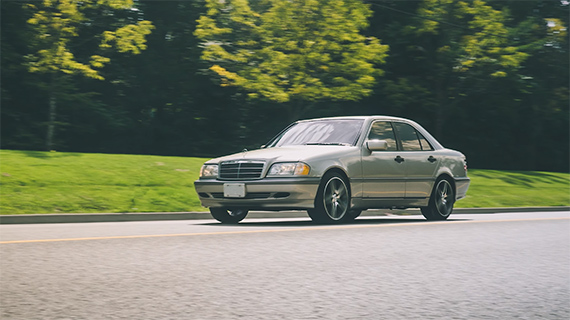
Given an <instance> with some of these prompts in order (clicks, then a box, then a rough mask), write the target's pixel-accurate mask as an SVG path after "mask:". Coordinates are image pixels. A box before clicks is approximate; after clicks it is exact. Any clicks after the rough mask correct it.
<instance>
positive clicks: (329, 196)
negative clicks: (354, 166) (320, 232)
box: [308, 172, 358, 223]
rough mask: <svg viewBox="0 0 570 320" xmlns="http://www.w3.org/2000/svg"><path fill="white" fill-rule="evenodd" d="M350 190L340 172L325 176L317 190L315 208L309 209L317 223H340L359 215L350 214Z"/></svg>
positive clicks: (310, 214)
mask: <svg viewBox="0 0 570 320" xmlns="http://www.w3.org/2000/svg"><path fill="white" fill-rule="evenodd" d="M349 210H350V190H349V187H348V184H347V182H346V180H345V179H344V178H343V177H342V176H341V175H340V174H338V173H335V172H332V173H327V174H326V175H324V176H323V179H322V181H321V185H320V186H319V189H318V191H317V197H316V199H315V208H314V209H310V210H308V213H309V216H310V217H311V219H312V220H313V221H314V222H317V223H339V222H345V221H349V220H353V219H354V218H356V217H357V216H358V215H351V214H350V211H349Z"/></svg>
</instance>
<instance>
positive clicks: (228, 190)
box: [224, 183, 245, 198]
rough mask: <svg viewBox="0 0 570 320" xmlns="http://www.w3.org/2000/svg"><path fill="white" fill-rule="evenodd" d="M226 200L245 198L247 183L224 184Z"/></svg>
mask: <svg viewBox="0 0 570 320" xmlns="http://www.w3.org/2000/svg"><path fill="white" fill-rule="evenodd" d="M224 197H225V198H244V197H245V183H224Z"/></svg>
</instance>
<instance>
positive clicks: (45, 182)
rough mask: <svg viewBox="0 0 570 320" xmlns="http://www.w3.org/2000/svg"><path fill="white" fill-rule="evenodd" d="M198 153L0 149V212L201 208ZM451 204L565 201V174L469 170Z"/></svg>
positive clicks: (569, 181) (569, 192)
mask: <svg viewBox="0 0 570 320" xmlns="http://www.w3.org/2000/svg"><path fill="white" fill-rule="evenodd" d="M204 160H206V159H200V158H182V157H160V156H138V155H111V154H86V153H61V152H36V151H10V150H0V214H4V215H6V214H28V213H74V212H81V213H88V212H180V211H205V209H204V208H202V207H200V203H199V201H198V196H197V195H196V192H195V191H194V187H193V181H194V180H196V179H197V177H198V171H199V169H200V166H201V165H202V163H203V162H204ZM469 176H470V177H471V188H470V189H469V192H468V197H467V198H466V199H464V200H461V201H459V202H458V203H457V205H456V207H458V208H469V207H523V206H569V205H570V174H567V173H552V172H513V171H495V170H475V169H471V170H470V171H469Z"/></svg>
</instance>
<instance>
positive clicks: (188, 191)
mask: <svg viewBox="0 0 570 320" xmlns="http://www.w3.org/2000/svg"><path fill="white" fill-rule="evenodd" d="M204 161H205V159H199V158H182V157H160V156H139V155H113V154H89V153H61V152H33V151H8V150H0V196H1V197H0V214H26V213H78V212H80V213H89V212H182V211H204V210H205V209H204V208H202V207H201V206H200V202H199V200H198V196H197V195H196V192H195V191H194V185H193V182H194V180H196V179H197V178H198V172H199V170H200V166H201V165H202V163H203V162H204Z"/></svg>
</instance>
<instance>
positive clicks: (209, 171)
mask: <svg viewBox="0 0 570 320" xmlns="http://www.w3.org/2000/svg"><path fill="white" fill-rule="evenodd" d="M217 176H218V165H217V164H205V165H203V166H202V169H200V178H212V177H217Z"/></svg>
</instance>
